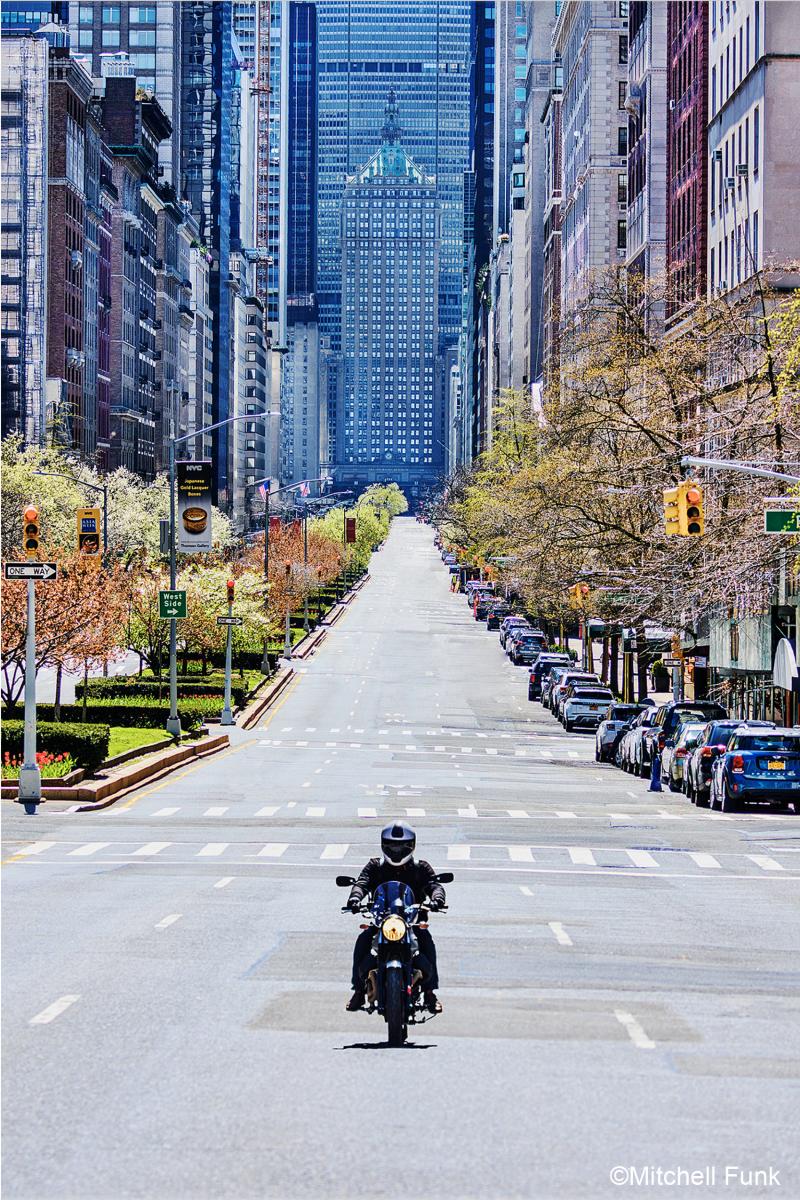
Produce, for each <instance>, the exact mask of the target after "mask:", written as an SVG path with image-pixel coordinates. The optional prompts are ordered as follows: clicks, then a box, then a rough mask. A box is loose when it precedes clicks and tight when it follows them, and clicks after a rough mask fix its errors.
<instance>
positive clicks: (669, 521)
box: [664, 487, 681, 537]
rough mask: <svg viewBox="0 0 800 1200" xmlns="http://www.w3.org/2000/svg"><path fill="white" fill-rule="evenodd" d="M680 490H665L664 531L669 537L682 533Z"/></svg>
mask: <svg viewBox="0 0 800 1200" xmlns="http://www.w3.org/2000/svg"><path fill="white" fill-rule="evenodd" d="M679 491H680V489H679V488H676V487H674V488H665V489H664V529H665V532H666V533H667V535H668V536H670V537H677V536H678V535H679V534H680V533H681V521H680V503H679Z"/></svg>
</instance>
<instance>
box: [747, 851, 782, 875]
mask: <svg viewBox="0 0 800 1200" xmlns="http://www.w3.org/2000/svg"><path fill="white" fill-rule="evenodd" d="M747 857H748V858H749V859H750V861H751V862H754V863H755V864H756V866H757V867H760V868H761V870H762V871H783V870H784V868H783V867H782V866H781V864H780V863H779V862H776V861H775V859H774V858H770V857H769V856H768V855H766V854H748V855H747Z"/></svg>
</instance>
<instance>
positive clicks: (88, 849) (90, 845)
mask: <svg viewBox="0 0 800 1200" xmlns="http://www.w3.org/2000/svg"><path fill="white" fill-rule="evenodd" d="M110 845H111V843H110V842H87V843H86V845H85V846H78V848H77V850H70V851H69V854H70V857H72V856H73V855H75V856H82V857H88V856H89V855H90V854H97V852H98V850H105V848H106V846H110Z"/></svg>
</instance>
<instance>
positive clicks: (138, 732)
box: [108, 725, 167, 758]
mask: <svg viewBox="0 0 800 1200" xmlns="http://www.w3.org/2000/svg"><path fill="white" fill-rule="evenodd" d="M166 736H167V734H166V733H165V732H164V730H163V729H139V728H137V727H136V726H135V725H112V726H111V741H110V742H109V745H108V756H109V758H113V756H114V755H115V754H123V753H124V752H125V751H126V750H135V749H137V748H138V747H139V746H149V745H150V743H151V742H161V741H163V740H164V738H165V737H166Z"/></svg>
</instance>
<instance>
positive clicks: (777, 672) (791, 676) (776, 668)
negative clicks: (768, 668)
mask: <svg viewBox="0 0 800 1200" xmlns="http://www.w3.org/2000/svg"><path fill="white" fill-rule="evenodd" d="M797 676H798V670H797V659H796V658H795V655H794V650H793V649H792V643H791V642H790V641H789V639H788V638H781V640H780V641H779V642H778V648H777V650H776V651H775V661H774V663H773V664H772V682H773V683H774V684H775V686H776V687H780V688H785V689H786V691H787V692H790V691H791V690H792V684H793V683H794V680H795V679H797Z"/></svg>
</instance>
